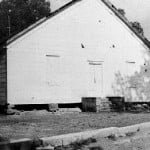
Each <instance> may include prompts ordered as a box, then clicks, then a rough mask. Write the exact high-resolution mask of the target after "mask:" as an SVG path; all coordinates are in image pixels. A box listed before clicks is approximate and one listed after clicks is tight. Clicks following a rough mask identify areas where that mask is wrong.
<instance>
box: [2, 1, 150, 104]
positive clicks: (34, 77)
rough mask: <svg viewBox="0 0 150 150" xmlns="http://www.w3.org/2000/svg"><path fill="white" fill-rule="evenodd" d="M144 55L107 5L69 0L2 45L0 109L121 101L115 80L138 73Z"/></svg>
mask: <svg viewBox="0 0 150 150" xmlns="http://www.w3.org/2000/svg"><path fill="white" fill-rule="evenodd" d="M148 50H149V49H148V47H147V46H146V44H144V40H143V38H142V37H141V36H140V35H137V34H136V32H135V31H134V30H133V29H131V27H130V25H129V24H128V21H127V20H126V19H125V18H123V17H122V16H121V15H120V14H119V13H118V12H117V10H116V8H115V7H114V6H113V5H112V4H110V3H109V2H108V1H106V0H76V1H75V0H74V1H72V2H70V3H68V4H67V5H65V6H63V7H62V8H60V9H59V10H57V11H56V12H54V13H52V14H51V15H50V16H49V17H47V18H43V19H41V20H40V21H39V22H37V23H36V24H34V25H32V26H30V27H29V28H28V29H26V30H24V31H23V32H21V33H19V34H17V35H16V36H14V37H12V38H11V39H9V40H8V41H7V43H6V45H5V46H4V45H1V49H0V104H1V105H4V104H6V103H9V104H49V103H78V102H81V99H82V97H107V96H126V95H123V92H120V93H119V92H118V91H119V90H118V89H117V87H116V89H115V82H116V75H117V73H119V74H120V75H121V76H122V77H126V76H132V75H133V74H134V73H135V72H139V71H140V68H141V66H142V65H144V62H145V60H146V59H149V57H148V54H147V53H148ZM127 88H133V91H134V88H135V87H132V85H129V87H127ZM132 93H133V94H134V92H132ZM134 98H135V99H136V96H135V97H134ZM135 99H134V100H135Z"/></svg>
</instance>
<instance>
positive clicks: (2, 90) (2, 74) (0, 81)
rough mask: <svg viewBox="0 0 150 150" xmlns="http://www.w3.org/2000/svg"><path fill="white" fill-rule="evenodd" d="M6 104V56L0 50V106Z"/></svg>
mask: <svg viewBox="0 0 150 150" xmlns="http://www.w3.org/2000/svg"><path fill="white" fill-rule="evenodd" d="M6 103H7V55H6V50H5V49H0V105H5V104H6Z"/></svg>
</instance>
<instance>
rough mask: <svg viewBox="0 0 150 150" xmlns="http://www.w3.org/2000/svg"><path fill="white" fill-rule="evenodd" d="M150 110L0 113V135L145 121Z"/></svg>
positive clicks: (40, 134)
mask: <svg viewBox="0 0 150 150" xmlns="http://www.w3.org/2000/svg"><path fill="white" fill-rule="evenodd" d="M149 121H150V113H116V112H105V113H104V112H102V113H81V112H68V113H65V112H57V113H54V114H52V113H50V112H47V111H45V110H42V111H30V112H22V113H21V114H20V115H10V116H4V115H0V137H3V138H5V139H19V138H26V137H29V138H37V137H45V136H53V135H59V134H66V133H73V132H80V131H86V130H92V129H100V128H106V127H123V126H128V125H133V124H137V123H143V122H149Z"/></svg>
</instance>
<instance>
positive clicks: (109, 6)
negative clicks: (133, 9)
mask: <svg viewBox="0 0 150 150" xmlns="http://www.w3.org/2000/svg"><path fill="white" fill-rule="evenodd" d="M101 1H102V2H103V3H104V4H105V5H106V6H107V7H108V8H109V9H110V10H112V12H114V13H115V15H116V16H117V17H118V18H119V19H120V20H121V21H122V22H123V23H124V24H125V25H126V26H127V27H128V28H129V29H130V30H131V31H132V32H133V33H134V34H135V35H136V36H137V37H138V38H139V39H140V40H141V41H142V42H143V43H144V45H146V46H147V48H148V49H150V42H149V41H148V40H147V38H146V37H144V36H142V35H140V34H139V33H137V31H136V30H135V29H134V28H133V27H132V25H131V23H130V22H129V21H128V19H127V18H126V17H124V16H122V15H121V14H120V13H119V12H118V10H117V8H116V7H115V6H114V5H113V4H112V3H111V2H110V1H109V0H101Z"/></svg>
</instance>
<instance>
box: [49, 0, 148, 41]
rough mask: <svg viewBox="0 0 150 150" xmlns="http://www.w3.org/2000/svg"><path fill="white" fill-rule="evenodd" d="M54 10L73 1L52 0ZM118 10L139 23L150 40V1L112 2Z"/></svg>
mask: <svg viewBox="0 0 150 150" xmlns="http://www.w3.org/2000/svg"><path fill="white" fill-rule="evenodd" d="M50 1H51V7H52V10H53V9H56V8H58V7H60V6H61V5H64V4H65V3H66V2H69V1H71V0H50ZM110 1H111V2H112V3H113V4H114V5H115V6H116V7H117V8H123V9H124V10H125V12H126V17H127V18H128V19H129V20H130V21H138V22H140V23H141V25H142V27H143V28H144V34H145V36H146V37H147V38H148V39H149V40H150V0H110Z"/></svg>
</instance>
